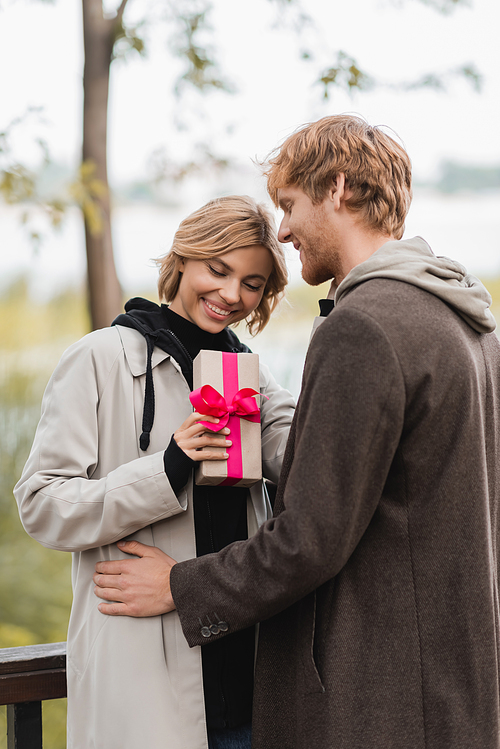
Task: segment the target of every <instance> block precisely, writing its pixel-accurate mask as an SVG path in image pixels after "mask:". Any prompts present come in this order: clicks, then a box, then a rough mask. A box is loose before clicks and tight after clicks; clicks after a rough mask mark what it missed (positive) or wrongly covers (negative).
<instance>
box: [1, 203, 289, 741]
mask: <svg viewBox="0 0 500 749" xmlns="http://www.w3.org/2000/svg"><path fill="white" fill-rule="evenodd" d="M159 265H160V277H159V284H158V288H159V296H160V299H161V300H164V301H165V302H170V306H167V305H166V304H162V305H161V307H159V306H158V305H156V304H153V303H152V302H148V301H147V300H145V299H132V300H131V301H129V302H128V303H127V305H126V307H125V309H126V314H124V315H120V316H119V317H118V318H117V319H116V320H115V322H114V323H113V325H112V326H111V327H110V328H106V329H104V330H98V331H95V332H93V333H90V334H89V335H88V336H85V338H83V339H82V340H81V341H79V342H78V343H76V344H75V345H73V346H72V347H70V348H69V349H68V351H67V352H66V353H65V354H64V355H63V357H62V359H61V362H60V363H59V365H58V367H57V368H56V370H55V372H54V374H53V376H52V378H51V381H50V382H49V385H48V387H47V390H46V393H45V396H44V402H43V409H42V417H41V421H40V424H39V426H38V429H37V433H36V436H35V440H34V444H33V447H32V451H31V454H30V457H29V459H28V461H27V464H26V466H25V469H24V472H23V475H22V477H21V479H20V481H19V483H18V485H17V487H16V489H15V494H16V498H17V501H18V504H19V509H20V515H21V519H22V522H23V524H24V526H25V528H26V530H27V531H28V533H30V534H31V535H32V536H33V537H34V538H36V539H37V540H38V541H39V542H40V543H42V544H44V545H45V546H48V547H50V548H54V549H61V550H65V551H72V552H73V553H74V563H73V575H72V577H73V591H74V602H73V607H72V612H71V619H70V625H69V632H68V659H67V673H68V697H69V700H68V747H70V748H71V749H87V748H88V749H90V747H92V748H94V747H102V749H115V748H116V749H118V748H119V749H127V748H128V747H130V749H132V748H133V749H136V747H137V746H143V747H147V749H207V746H208V747H210V749H219V748H220V747H226V746H227V747H234V748H235V749H236V748H237V747H242V748H245V749H246V748H247V747H250V720H251V700H252V687H253V684H252V679H253V662H254V655H255V646H254V643H255V631H254V629H253V628H252V629H250V630H246V631H244V632H241V633H237V634H235V635H232V636H228V637H226V638H224V639H223V640H221V641H220V642H216V643H212V644H209V645H207V646H206V647H205V648H203V649H201V648H194V649H192V650H190V648H189V647H188V645H187V643H186V641H185V639H184V636H183V633H182V629H181V627H180V624H179V620H178V617H177V614H176V613H175V612H173V613H172V614H167V615H165V616H161V617H151V618H148V619H133V618H128V617H108V616H105V615H103V614H101V613H100V612H99V610H98V608H97V604H98V601H97V599H96V598H95V596H94V593H93V588H94V585H93V582H92V575H93V571H94V567H95V564H96V562H97V561H99V560H109V559H120V558H123V557H124V556H125V555H124V554H123V553H122V552H121V551H120V550H119V549H118V547H117V546H116V542H117V541H118V540H120V539H122V538H124V537H132V538H134V539H137V540H139V541H142V542H143V543H145V544H149V545H154V546H157V547H159V548H160V549H162V550H163V551H166V552H167V553H168V554H170V555H171V556H172V557H174V558H175V559H177V560H182V559H187V558H191V557H194V556H196V555H201V554H205V553H209V552H215V551H218V550H219V549H220V548H222V547H223V546H225V545H226V544H228V543H231V542H232V541H235V540H238V539H244V538H246V537H247V535H248V534H251V533H253V532H255V530H256V529H257V527H258V525H259V524H260V523H262V522H263V521H264V520H265V519H266V518H267V516H268V513H269V503H268V501H267V497H266V492H265V488H264V485H263V483H262V482H260V483H259V484H256V485H254V486H253V487H251V488H250V489H241V488H238V487H201V486H200V487H198V486H195V485H193V478H192V473H193V471H192V467H193V465H195V463H196V462H197V461H199V460H201V458H202V457H203V458H204V459H215V457H217V459H220V453H215V452H213V453H211V452H210V447H211V446H212V445H214V444H218V445H220V444H221V442H220V437H214V436H213V434H211V433H208V432H206V431H205V429H204V428H203V427H202V426H201V424H199V423H198V422H199V420H200V419H204V420H207V417H202V416H200V415H199V414H193V413H192V407H191V405H190V402H189V394H190V390H192V361H193V359H194V357H195V356H196V355H197V353H198V351H199V350H200V349H213V350H220V351H233V352H240V351H248V348H247V347H246V346H244V345H243V344H242V343H241V342H240V341H239V340H238V338H237V337H236V335H235V334H234V333H233V332H232V331H231V330H230V329H229V328H228V327H227V326H228V325H232V324H235V323H237V322H239V321H241V320H245V321H246V323H247V325H248V327H249V329H250V331H251V332H253V333H255V332H258V331H259V330H261V329H262V328H263V327H264V326H265V325H266V323H267V322H268V320H269V317H270V314H271V311H272V310H273V308H274V307H275V306H276V304H277V302H278V300H279V298H280V296H281V295H282V293H283V290H284V287H285V284H286V266H285V261H284V255H283V250H282V249H281V246H280V244H279V243H278V241H277V237H276V233H275V230H274V229H273V227H272V221H271V219H270V217H269V215H268V214H267V212H266V211H265V209H264V208H263V207H262V206H259V205H257V204H256V203H255V202H254V201H253V200H252V199H251V198H248V197H238V196H233V197H227V198H220V199H218V200H215V201H212V202H210V203H208V204H207V205H206V206H204V207H203V208H201V209H200V210H198V211H196V212H195V213H193V214H192V215H191V216H189V217H188V218H187V219H185V220H184V221H183V222H182V223H181V225H180V227H179V229H178V231H177V233H176V235H175V237H174V242H173V246H172V249H171V251H170V252H169V253H168V254H167V255H166V256H165V257H164V258H163V259H161V260H160V261H159ZM260 380H261V382H260V384H261V392H262V393H263V394H264V395H266V396H267V398H261V401H262V402H261V420H262V459H263V473H264V476H265V477H266V478H269V479H270V480H272V481H274V482H276V481H277V479H278V476H279V471H280V467H281V459H282V455H283V452H284V448H285V443H286V439H287V435H288V430H289V426H290V423H291V418H292V415H293V408H294V404H293V401H292V398H291V396H290V394H289V393H287V392H286V391H285V390H283V389H282V388H280V387H279V386H278V385H277V384H276V382H275V381H274V379H273V378H272V377H271V375H270V374H269V372H268V370H267V368H266V367H264V366H261V372H260ZM225 443H226V445H227V447H228V448H229V446H230V435H228V434H227V430H226V431H225ZM200 446H203V447H204V448H205V450H204V453H203V456H201V454H200V452H199V451H198V450H197V448H198V447H200ZM213 623H215V624H217V622H206V624H207V625H210V624H213ZM202 650H203V652H201V651H202ZM207 734H208V736H207Z"/></svg>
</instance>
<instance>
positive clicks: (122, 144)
mask: <svg viewBox="0 0 500 749" xmlns="http://www.w3.org/2000/svg"><path fill="white" fill-rule="evenodd" d="M184 1H185V2H188V3H189V4H190V5H191V6H196V7H200V6H201V5H203V0H184ZM444 2H445V0H427V2H426V3H424V2H421V1H420V0H350V1H349V2H346V1H345V0H307V2H305V0H304V4H303V6H301V5H300V3H299V0H294V2H293V3H289V2H287V0H252V1H251V2H249V1H248V0H247V2H242V0H213V7H212V10H211V11H210V12H209V13H208V16H207V18H208V20H209V22H210V25H211V28H212V31H211V32H209V33H207V34H206V36H205V38H204V40H205V41H207V42H208V43H209V44H210V45H211V47H212V49H213V50H214V52H215V56H216V59H217V61H218V63H219V65H220V69H221V71H222V74H223V75H224V77H225V78H226V79H228V80H229V81H230V83H231V85H232V86H233V88H234V90H235V93H233V94H232V95H228V94H226V93H222V92H215V93H212V94H209V95H205V96H201V95H199V94H198V93H194V92H186V93H185V94H184V95H183V96H182V97H181V98H178V97H176V96H175V95H174V94H173V88H174V86H175V83H176V80H177V79H178V77H179V75H181V74H182V71H183V64H182V63H181V61H180V60H179V59H178V58H175V57H173V56H172V54H171V50H172V48H173V46H175V43H176V41H177V40H178V37H176V27H175V24H174V23H173V22H172V18H171V17H170V19H169V17H168V13H169V10H168V9H169V8H170V7H174V8H175V7H176V2H175V0H171V2H170V0H129V3H128V6H127V11H126V15H125V20H126V22H127V23H128V24H136V23H141V24H142V26H141V30H142V33H143V35H144V38H145V40H146V49H147V55H146V57H144V58H143V57H140V56H139V55H137V54H131V55H129V57H128V58H127V59H126V60H117V61H115V62H114V63H113V65H112V77H111V93H110V103H109V137H108V141H109V149H108V153H109V158H108V162H109V173H110V180H111V183H112V184H114V185H120V184H122V183H128V182H132V181H134V180H141V179H147V178H150V177H151V176H152V173H153V170H152V169H153V168H152V163H153V155H154V154H155V153H156V154H158V153H164V154H166V156H167V157H169V158H172V159H187V160H189V159H190V158H192V156H193V152H194V147H195V144H197V143H202V142H203V143H208V144H209V145H210V148H211V150H212V151H213V152H214V153H215V154H217V155H218V156H221V157H229V158H231V159H233V160H234V161H236V162H238V163H239V164H241V165H242V166H243V167H244V168H245V169H246V170H247V174H254V175H255V177H254V180H253V181H252V180H250V182H248V180H247V181H246V182H242V183H241V189H239V188H240V185H239V184H236V185H235V187H234V191H241V192H251V193H252V194H255V195H256V196H257V197H259V198H262V197H263V196H265V191H264V183H263V180H262V178H261V177H260V176H259V171H258V169H257V167H256V166H255V163H254V161H255V160H256V159H257V160H262V159H263V158H265V156H266V155H267V154H268V153H269V151H270V150H271V149H272V148H273V147H275V146H276V145H278V144H279V143H280V142H281V141H282V140H283V139H284V138H285V137H286V136H287V135H288V134H289V133H290V132H292V131H293V130H294V129H296V128H297V127H298V126H299V125H301V124H302V123H305V122H308V121H311V120H315V119H318V118H320V117H322V116H325V115H328V114H335V113H340V112H353V113H357V114H361V115H362V116H364V117H365V118H366V119H367V120H368V121H369V122H370V124H373V125H385V126H386V127H388V128H390V129H391V130H392V131H395V133H396V134H397V135H398V137H399V138H400V139H401V140H402V142H403V143H404V145H405V146H406V148H407V150H408V152H409V154H410V156H411V158H412V161H413V168H414V175H415V177H416V179H417V180H429V179H432V178H434V177H435V176H436V175H437V174H438V171H439V165H440V163H441V162H442V161H443V160H446V159H450V160H455V161H459V162H463V163H467V164H478V165H484V166H490V165H500V138H499V137H498V121H499V115H500V45H499V44H498V32H499V29H500V2H498V0H469V1H468V2H466V3H463V4H461V5H460V6H459V7H457V8H455V9H454V10H453V11H452V12H450V13H448V14H442V13H439V12H437V11H436V10H435V8H434V7H433V3H434V4H436V3H437V4H439V3H441V4H443V3H444ZM117 4H118V3H117V0H106V8H107V10H108V11H110V12H112V11H113V9H114V8H116V5H117ZM305 15H308V16H309V17H310V19H312V22H308V20H307V18H305ZM339 50H342V51H344V52H345V53H347V54H350V55H351V56H353V57H354V58H355V59H356V60H357V62H358V64H359V66H360V67H361V68H362V69H365V70H367V71H368V72H369V73H370V74H371V75H372V76H374V77H375V78H376V79H377V80H379V81H380V82H382V83H383V84H386V85H383V86H380V87H377V88H375V89H374V90H372V91H369V92H362V93H356V94H353V95H352V96H349V95H348V94H347V93H344V92H341V91H338V90H331V95H330V97H329V98H328V99H327V100H325V99H324V97H323V89H322V87H321V86H320V85H319V84H317V83H316V81H317V79H318V78H319V76H320V75H321V73H322V71H323V70H324V69H326V68H328V67H329V66H331V65H332V64H333V62H334V61H335V59H336V54H337V52H338V51H339ZM304 51H305V52H308V53H309V56H310V59H309V60H308V61H304V60H303V59H301V58H302V54H303V52H304ZM466 64H473V65H474V66H475V67H476V68H477V69H478V70H479V71H480V72H481V74H482V76H483V86H482V91H481V93H477V92H475V91H474V90H473V89H472V87H471V86H470V84H469V83H467V82H466V81H464V80H461V79H458V78H450V80H449V86H448V89H447V91H446V92H443V91H439V92H436V91H434V90H421V91H414V92H411V93H408V92H406V93H404V92H402V91H401V90H397V89H394V88H391V87H390V85H389V84H395V83H404V82H408V81H412V80H416V79H418V78H420V77H421V76H422V75H424V74H427V73H429V72H435V73H440V72H444V73H446V72H447V71H452V70H455V69H456V68H458V67H461V66H463V65H466ZM0 70H1V71H2V73H1V75H0V132H1V131H2V130H3V129H5V128H6V127H7V126H8V125H9V123H10V122H11V121H12V120H14V119H15V118H18V117H21V116H22V115H23V114H24V113H25V112H26V111H27V108H28V107H34V108H39V109H38V110H37V111H36V112H34V113H32V114H31V115H30V116H29V117H27V118H26V119H25V121H24V123H23V124H22V125H21V126H19V127H17V128H16V137H15V138H14V146H15V149H16V153H17V156H18V158H19V159H20V160H22V161H23V162H26V163H28V164H32V165H36V163H37V162H38V161H40V158H41V151H40V148H39V147H38V146H37V144H36V142H37V138H39V137H42V138H43V139H44V140H45V141H46V142H47V144H48V146H49V150H50V152H51V155H52V158H53V159H54V160H56V161H58V162H61V163H62V164H65V165H67V166H70V167H73V168H74V167H75V166H76V164H77V163H78V159H79V154H80V148H81V108H82V70H83V43H82V23H81V2H80V0H53V2H47V1H45V2H42V0H0ZM216 189H218V186H217V184H215V185H214V184H213V183H211V182H210V180H208V179H207V178H206V176H199V177H197V178H194V179H192V180H191V181H190V182H189V183H187V185H184V186H183V187H180V188H179V191H178V194H179V199H180V201H181V202H184V203H185V204H186V207H187V208H188V209H189V210H191V209H193V208H195V207H197V205H199V204H200V203H201V202H202V201H203V200H204V199H205V198H206V199H208V198H209V197H212V195H211V194H209V193H210V190H212V191H213V190H216ZM464 205H465V207H463V206H462V207H461V208H460V210H461V211H462V212H463V211H465V212H469V213H470V216H469V219H470V221H469V223H470V224H472V225H473V222H474V217H475V216H476V215H478V216H479V210H478V209H479V207H480V206H479V204H478V202H477V201H476V202H474V201H472V202H471V203H466V204H464ZM0 208H1V206H0ZM187 212H188V210H186V213H187ZM427 213H428V211H426V210H425V208H424V209H423V210H422V213H421V214H418V212H417V214H416V215H419V216H420V215H423V216H424V217H425V216H426V215H427ZM11 218H12V216H10V217H9V221H11ZM176 220H177V218H176ZM447 220H448V219H447ZM450 220H452V221H453V219H450ZM8 223H9V222H8V221H5V225H6V226H7V224H8ZM11 223H12V222H11ZM9 225H10V224H9ZM454 228H455V230H456V231H457V227H456V226H455V227H454ZM9 231H10V234H9V238H11V237H12V236H13V234H12V232H13V231H14V230H13V229H12V227H11V229H10V230H9ZM123 231H124V229H123V227H122V228H121V229H120V227H118V228H117V235H119V234H120V232H122V233H123ZM441 231H442V230H441ZM470 231H471V232H473V228H472V229H470ZM72 232H73V233H72ZM497 234H498V228H497V227H496V225H495V226H494V227H493V226H492V227H491V231H490V234H489V235H488V236H489V237H491V236H497ZM69 235H70V236H71V237H72V239H71V242H72V243H74V242H76V243H80V244H81V243H82V234H81V231H80V230H76V229H75V230H73V229H72V230H71V231H70V232H69ZM18 241H21V240H18V239H17V235H16V242H18ZM61 241H62V240H61V237H59V238H58V239H57V238H56V239H55V240H54V243H55V244H56V243H57V242H59V244H61ZM488 241H489V240H488ZM153 243H154V240H153ZM55 244H54V246H55ZM157 244H159V242H158V243H157ZM490 244H491V242H490ZM11 245H12V241H11V240H10V239H9V240H8V241H7V240H6V239H5V237H4V239H3V240H2V228H1V226H0V255H2V254H4V255H5V254H6V253H7V252H8V253H9V255H12V252H11ZM165 245H166V246H165V247H162V248H156V247H155V248H153V249H152V251H150V256H151V255H153V256H154V255H156V254H158V252H157V249H162V250H163V251H165V250H166V248H167V247H168V241H167V240H165ZM497 246H498V242H497V244H496V247H497ZM19 247H20V245H19ZM80 249H81V248H80ZM118 249H119V247H118ZM49 251H50V246H48V247H46V248H45V249H44V250H43V252H45V253H46V256H48V254H49ZM79 251H80V250H79ZM26 253H28V250H26V251H25V255H26ZM490 253H491V248H490ZM495 253H496V254H497V255H500V252H498V251H497V250H495ZM17 254H18V255H19V257H21V254H22V253H21V252H20V251H19V253H17ZM26 257H27V255H26ZM68 258H69V254H68ZM12 262H13V261H12ZM27 262H29V261H27ZM58 262H59V265H61V263H60V261H58ZM118 262H120V260H119V259H118ZM68 263H69V260H68ZM498 268H500V261H499V263H498ZM0 271H3V266H2V265H1V257H0ZM133 274H134V271H133V270H132V271H131V275H132V276H133Z"/></svg>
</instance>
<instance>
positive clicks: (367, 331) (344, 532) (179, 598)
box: [94, 116, 500, 749]
mask: <svg viewBox="0 0 500 749" xmlns="http://www.w3.org/2000/svg"><path fill="white" fill-rule="evenodd" d="M267 176H268V188H269V191H270V195H271V197H272V199H273V200H274V202H275V203H276V204H278V205H279V206H280V207H281V208H282V210H283V212H284V217H283V221H282V223H281V227H280V239H281V241H283V242H289V241H291V242H293V244H294V246H295V248H296V249H297V250H298V251H299V252H300V257H301V261H302V265H303V276H304V279H305V280H306V281H307V282H308V283H310V284H313V285H314V284H319V283H321V282H323V281H325V280H327V279H332V288H333V289H334V290H335V308H334V309H333V310H332V311H331V312H330V314H329V315H328V317H327V318H326V319H325V321H324V322H323V324H322V325H321V326H320V327H319V329H318V330H317V331H316V332H315V334H314V336H313V338H312V341H311V345H310V348H309V351H308V355H307V360H306V364H305V370H304V378H303V385H302V392H301V396H300V400H299V405H298V409H297V413H296V418H295V421H294V425H293V427H292V432H291V435H290V439H289V443H288V447H287V454H286V456H285V465H284V468H283V473H282V478H281V481H280V486H279V489H278V497H277V500H276V507H275V517H274V518H273V519H272V520H270V521H268V522H267V523H266V524H264V526H262V527H261V528H260V530H259V532H258V533H257V534H256V535H255V536H254V537H253V538H252V539H250V540H248V541H243V542H238V543H236V544H232V545H231V546H229V547H227V548H226V549H224V550H223V551H222V552H220V553H219V554H216V555H209V556H205V557H203V558H199V559H193V560H188V561H184V562H181V563H179V564H175V563H174V562H173V560H170V558H169V557H166V556H165V555H164V554H162V553H161V552H159V551H158V550H157V549H153V548H151V547H146V546H143V545H141V544H137V543H135V542H128V543H125V544H124V545H123V546H122V548H123V550H124V551H127V552H128V553H130V554H135V555H137V556H139V557H140V558H139V559H138V560H126V561H124V562H112V563H101V564H99V565H98V566H97V573H96V576H95V578H94V579H95V582H96V586H97V587H96V593H97V595H98V596H100V597H101V598H103V599H104V600H108V601H115V602H118V603H108V604H101V605H100V609H101V611H102V612H104V613H108V614H113V615H120V614H125V615H132V616H148V615H154V614H162V613H165V612H167V611H170V610H172V609H173V608H174V607H176V608H177V612H178V615H179V617H180V620H181V623H182V627H183V631H184V634H185V637H186V638H187V640H188V642H189V644H190V645H191V646H196V645H205V644H206V645H207V647H210V642H212V641H214V640H216V639H219V638H221V637H224V636H225V635H226V633H227V632H234V631H236V630H239V629H241V628H244V627H247V626H249V625H250V624H253V623H255V622H258V621H261V622H262V624H261V628H260V640H259V651H258V657H257V664H256V679H255V683H256V686H255V698H254V720H253V746H254V747H255V748H256V749H306V748H307V749H310V748H314V749H403V748H404V749H406V748H408V749H410V748H411V749H420V748H422V749H424V747H425V749H493V748H494V747H495V748H498V747H499V745H500V720H499V718H500V716H499V678H498V663H499V607H498V559H497V549H498V536H499V526H498V523H499V521H498V506H499V490H500V476H499V466H500V405H499V399H498V393H499V392H500V387H499V376H500V345H499V342H498V340H497V338H496V336H495V335H494V334H493V330H494V328H495V323H494V320H493V318H492V315H491V313H490V311H489V309H488V308H489V304H490V303H491V299H490V298H489V295H488V293H487V292H486V290H485V289H484V287H483V286H482V285H481V284H480V282H478V281H477V279H474V278H473V277H471V276H468V275H466V272H465V270H464V269H463V268H462V266H460V265H459V264H458V263H455V262H453V261H451V260H448V259H446V258H440V257H435V256H434V254H433V253H432V251H431V250H430V248H429V247H428V245H427V244H426V243H425V242H424V241H423V240H422V239H420V238H416V239H413V240H408V241H404V240H401V237H402V234H403V229H404V220H405V216H406V213H407V211H408V208H409V204H410V200H411V168H410V161H409V158H408V156H407V154H406V152H405V151H404V149H403V148H402V147H401V146H400V145H399V144H398V143H396V142H395V141H394V140H393V139H392V138H390V137H389V136H388V135H386V134H384V133H383V132H382V131H381V130H379V129H378V128H372V127H370V126H368V125H367V124H366V123H365V122H364V121H363V120H361V119H360V118H357V117H351V116H336V117H327V118H324V119H323V120H320V121H319V122H317V123H313V124H311V125H308V126H306V127H304V128H302V129H301V130H299V131H298V132H296V133H294V134H293V135H292V136H290V137H289V138H288V139H287V140H286V141H285V143H284V144H283V146H282V147H281V148H280V149H278V151H277V152H276V153H275V155H274V157H273V158H272V159H271V161H270V165H269V168H268V171H267ZM172 565H173V566H172ZM171 567H172V569H171V581H170V583H169V575H170V568H171ZM170 584H171V592H170ZM172 596H173V600H172ZM219 624H221V625H222V626H219ZM210 625H212V631H210ZM207 633H208V634H207Z"/></svg>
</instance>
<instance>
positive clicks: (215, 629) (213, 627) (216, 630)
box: [209, 624, 220, 635]
mask: <svg viewBox="0 0 500 749" xmlns="http://www.w3.org/2000/svg"><path fill="white" fill-rule="evenodd" d="M209 629H210V632H211V633H212V634H213V635H218V634H219V632H220V629H219V627H218V626H217V624H211V625H210V627H209Z"/></svg>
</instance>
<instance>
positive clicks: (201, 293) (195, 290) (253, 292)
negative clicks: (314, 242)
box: [170, 244, 273, 333]
mask: <svg viewBox="0 0 500 749" xmlns="http://www.w3.org/2000/svg"><path fill="white" fill-rule="evenodd" d="M272 269H273V259H272V255H271V253H270V252H269V250H268V249H267V248H266V247H263V246H262V245H258V244H257V245H251V246H249V247H240V248H239V249H237V250H230V251H229V252H226V253H224V254H223V255H217V256H211V257H207V259H206V260H190V259H188V258H184V259H183V260H182V263H181V273H182V277H181V280H180V283H179V288H178V290H177V294H176V295H175V297H174V299H173V301H172V302H171V304H170V309H171V310H172V311H173V312H176V313H177V314H178V315H181V317H185V318H186V320H190V321H191V322H193V323H195V325H198V327H199V328H202V330H206V331H207V332H209V333H219V332H220V331H221V330H223V329H224V328H225V327H226V326H227V325H231V324H232V323H235V322H238V321H239V320H244V319H245V318H246V317H248V315H250V313H251V312H253V311H254V309H256V308H257V307H258V306H259V304H260V300H261V299H262V295H263V293H264V289H265V287H266V283H267V280H268V278H269V276H270V274H271V271H272Z"/></svg>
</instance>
